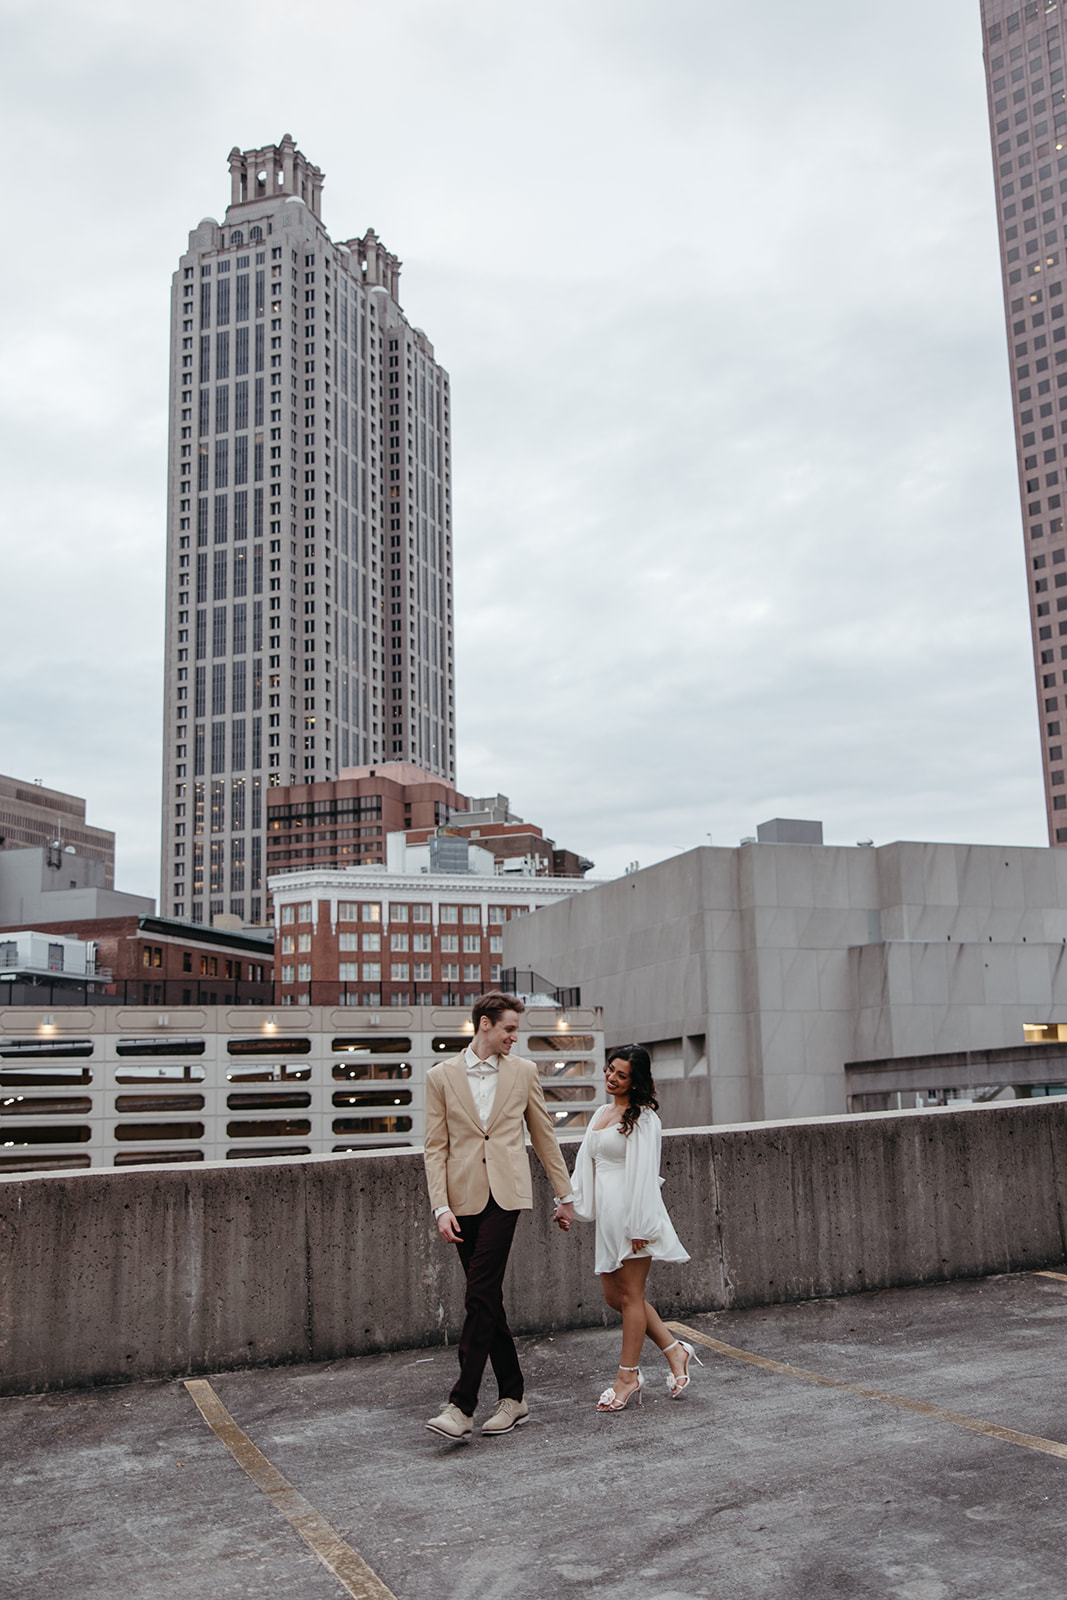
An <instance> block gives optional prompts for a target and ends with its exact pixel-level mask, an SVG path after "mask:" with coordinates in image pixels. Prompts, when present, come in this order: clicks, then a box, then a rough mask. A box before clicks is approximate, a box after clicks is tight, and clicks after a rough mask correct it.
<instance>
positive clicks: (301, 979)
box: [296, 961, 311, 983]
mask: <svg viewBox="0 0 1067 1600" xmlns="http://www.w3.org/2000/svg"><path fill="white" fill-rule="evenodd" d="M296 979H297V982H298V983H310V982H311V962H310V961H302V962H301V963H300V965H299V966H298V967H297V969H296Z"/></svg>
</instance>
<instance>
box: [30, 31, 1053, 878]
mask: <svg viewBox="0 0 1067 1600" xmlns="http://www.w3.org/2000/svg"><path fill="white" fill-rule="evenodd" d="M978 10H979V8H978V0H936V4H931V0H897V3H896V4H895V5H894V6H893V7H892V8H891V9H890V10H887V9H886V8H885V7H883V6H872V5H861V6H857V5H856V4H854V3H848V4H846V3H845V0H804V3H803V4H798V3H797V0H763V3H762V4H760V5H759V6H754V5H745V4H742V3H740V0H737V3H734V4H731V5H725V4H722V3H720V0H692V3H690V0H655V3H653V0H541V3H540V4H539V5H538V6H536V7H520V6H517V5H504V4H501V3H500V0H481V3H479V0H454V3H450V0H390V3H389V4H388V5H386V6H381V5H370V4H368V3H366V0H343V3H327V0H301V4H300V5H299V6H293V5H291V4H288V3H287V4H284V5H282V4H278V3H276V0H256V3H255V4H251V3H250V4H243V3H239V0H212V3H211V4H207V3H205V0H186V3H184V4H183V5H182V6H180V7H177V6H152V5H145V4H144V0H92V3H89V0H83V3H82V4H64V3H62V0H58V3H56V0H53V3H44V4H42V3H41V0H4V3H3V4H2V6H0V11H2V13H3V32H4V39H5V49H4V59H3V66H2V68H0V73H2V79H0V83H2V96H3V104H4V106H5V112H4V119H5V122H6V128H5V138H4V147H5V149H6V150H7V156H6V158H5V168H6V178H5V184H4V189H5V193H6V194H7V200H6V202H5V204H4V216H5V228H6V238H7V241H8V242H7V246H6V248H5V249H4V250H3V252H2V254H0V261H2V271H3V275H4V283H3V295H2V302H0V303H2V306H3V313H2V316H3V347H4V358H3V362H2V366H0V450H2V452H3V474H4V479H3V481H4V493H3V496H2V502H0V511H2V516H3V519H4V532H3V565H2V567H0V650H2V663H3V670H2V681H3V688H4V693H3V697H2V700H0V771H4V772H7V773H10V774H14V775H16V776H19V777H24V778H36V777H39V778H41V779H42V780H43V781H44V782H45V783H46V784H50V785H53V786H55V787H58V788H62V789H67V790H71V791H73V792H74V793H77V794H80V795H84V796H86V797H87V798H88V802H89V809H88V815H89V820H90V821H92V822H94V823H96V824H97V825H99V826H102V827H108V828H113V829H115V830H116V832H117V834H118V886H119V887H120V888H126V889H129V890H131V891H134V892H138V893H142V894H152V895H157V894H158V848H159V844H158V841H159V786H160V732H161V719H162V708H161V700H162V638H163V569H164V539H165V471H166V422H167V417H166V401H167V341H168V314H169V313H168V307H169V293H170V277H171V273H172V271H173V270H174V266H175V263H176V261H177V258H178V256H179V254H180V253H181V251H182V250H183V249H184V248H185V245H186V237H187V233H188V230H189V229H190V228H192V227H195V225H196V224H197V222H198V221H199V220H200V218H201V217H203V216H206V215H213V216H215V217H217V218H221V216H222V214H223V211H224V208H225V206H226V203H227V201H228V197H229V179H228V174H227V166H226V158H227V154H228V152H229V150H230V148H231V147H232V146H233V145H235V144H236V145H239V146H241V147H242V148H254V147H256V146H258V145H262V144H266V143H269V142H273V141H275V140H277V139H280V138H281V136H282V134H283V133H285V132H289V133H292V135H293V137H294V138H295V139H296V141H297V143H298V144H299V145H300V147H301V149H302V150H303V151H304V152H305V154H306V155H307V156H308V158H309V159H310V160H311V161H313V162H315V163H316V164H317V165H318V166H320V167H321V168H322V169H323V170H324V172H325V174H326V187H325V192H324V198H323V216H324V220H325V223H326V226H327V228H328V229H329V230H330V232H331V233H332V234H333V236H334V237H336V238H346V237H350V236H352V235H353V234H362V233H363V232H364V230H365V229H366V228H367V227H369V226H373V227H374V228H376V229H377V231H378V233H379V235H380V236H381V237H382V238H383V239H384V241H385V243H386V244H387V246H388V247H389V248H390V249H392V250H395V251H396V252H397V254H398V255H399V256H400V257H401V259H402V261H403V263H404V268H403V275H402V279H401V300H402V303H403V306H404V309H405V311H406V313H407V315H408V317H409V318H410V320H411V321H412V322H413V323H415V324H416V325H418V326H420V327H422V328H424V329H425V330H426V332H427V334H428V335H429V337H430V338H431V340H432V341H433V343H434V346H435V350H436V354H437V357H438V359H439V360H440V361H441V362H442V363H443V364H444V365H445V366H446V367H447V368H448V370H449V372H450V373H451V377H452V393H453V421H454V430H453V431H454V444H453V448H454V457H453V472H454V483H455V494H454V516H455V530H454V531H455V568H456V578H455V594H456V636H457V637H456V656H457V689H456V705H457V720H458V749H459V770H458V774H457V777H458V784H459V787H460V788H461V789H464V790H465V791H466V792H468V793H470V794H475V795H477V794H484V793H487V792H491V791H497V790H500V791H503V792H505V793H507V794H509V795H510V796H511V800H512V805H513V807H514V808H515V810H517V811H518V812H519V813H520V814H521V815H522V816H524V817H526V818H527V820H530V821H533V822H536V823H538V824H539V825H540V826H542V827H543V828H544V830H545V832H546V833H548V834H549V835H550V836H552V837H554V838H555V839H556V841H557V843H558V844H561V845H565V846H567V847H569V848H572V849H576V850H579V851H582V852H584V853H585V854H587V855H589V856H591V857H592V858H593V859H594V860H595V861H596V863H597V871H596V874H595V875H596V876H598V877H599V876H613V875H615V874H616V873H618V872H619V871H621V870H622V869H623V868H624V867H625V865H626V864H627V863H628V862H629V861H631V860H638V861H640V862H641V863H642V864H643V865H646V864H648V863H649V862H652V861H654V860H657V859H660V858H661V857H663V856H665V855H669V854H671V853H672V852H673V851H676V850H678V849H682V848H689V847H691V846H693V845H696V844H702V843H705V842H706V841H707V839H708V836H709V835H710V836H711V837H712V839H713V840H714V842H715V843H716V844H736V843H737V841H738V839H739V838H740V837H741V836H742V835H744V834H749V833H754V832H755V826H756V824H757V823H758V822H760V821H762V820H765V819H767V818H770V817H773V816H798V817H817V818H821V819H823V821H824V823H825V825H826V837H827V840H828V841H829V842H833V843H854V842H855V841H856V840H857V839H862V838H873V839H874V840H875V841H876V842H877V843H884V842H886V841H888V840H891V839H898V838H906V839H950V840H962V841H967V842H985V843H1014V844H1043V843H1045V842H1046V835H1045V825H1044V813H1043V803H1042V791H1041V768H1040V761H1039V753H1038V737H1037V715H1036V711H1035V698H1034V687H1033V674H1032V666H1031V661H1030V651H1029V630H1028V621H1027V600H1026V575H1025V567H1024V556H1023V551H1022V538H1021V534H1020V530H1019V509H1018V500H1017V495H1016V485H1015V477H1014V458H1013V445H1012V431H1011V414H1010V407H1009V394H1008V374H1007V362H1006V357H1005V344H1004V331H1003V319H1002V312H1001V296H1000V285H999V270H998V260H997V243H996V231H995V219H994V211H993V200H992V180H991V175H990V156H989V138H988V128H987V123H986V112H985V96H984V88H983V78H982V63H981V40H980V28H979V15H978Z"/></svg>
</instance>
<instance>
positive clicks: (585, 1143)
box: [571, 1114, 596, 1222]
mask: <svg viewBox="0 0 1067 1600" xmlns="http://www.w3.org/2000/svg"><path fill="white" fill-rule="evenodd" d="M595 1121H596V1116H595V1114H594V1115H593V1116H592V1117H591V1118H590V1119H589V1127H588V1128H586V1130H585V1138H584V1139H583V1140H582V1142H581V1144H580V1145H579V1146H578V1154H577V1156H576V1157H575V1161H574V1171H573V1172H572V1173H571V1193H572V1194H573V1196H574V1215H575V1216H576V1217H580V1218H581V1219H582V1221H583V1222H595V1221H596V1173H595V1170H594V1167H593V1153H592V1150H591V1149H590V1145H589V1140H590V1135H591V1134H592V1131H593V1127H592V1125H593V1123H594V1122H595Z"/></svg>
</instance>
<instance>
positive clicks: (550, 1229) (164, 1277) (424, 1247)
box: [0, 1100, 1067, 1394]
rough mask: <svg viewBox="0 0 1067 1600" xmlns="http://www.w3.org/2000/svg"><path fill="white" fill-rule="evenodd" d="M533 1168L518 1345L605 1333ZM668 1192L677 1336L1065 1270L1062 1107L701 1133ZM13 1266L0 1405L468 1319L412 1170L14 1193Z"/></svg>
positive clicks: (259, 1173) (341, 1347)
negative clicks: (689, 1321) (821, 1300)
mask: <svg viewBox="0 0 1067 1600" xmlns="http://www.w3.org/2000/svg"><path fill="white" fill-rule="evenodd" d="M562 1142H563V1144H564V1149H565V1151H568V1154H569V1157H571V1158H572V1157H573V1153H574V1145H575V1141H573V1140H564V1141H562ZM568 1147H569V1149H568ZM534 1166H535V1183H534V1210H533V1213H532V1214H531V1215H530V1216H529V1217H526V1218H524V1219H522V1220H521V1222H520V1226H519V1230H518V1234H517V1238H516V1245H515V1249H514V1252H513V1256H512V1262H511V1266H510V1269H509V1278H508V1285H507V1301H508V1307H509V1317H510V1319H511V1322H512V1326H513V1327H514V1328H515V1329H516V1330H517V1331H519V1332H522V1333H535V1332H546V1331H551V1330H553V1329H557V1328H565V1327H575V1326H585V1325H595V1324H598V1323H606V1322H608V1321H610V1320H612V1319H611V1318H610V1316H609V1314H608V1313H607V1312H606V1310H605V1307H604V1303H603V1298H602V1294H601V1288H600V1282H599V1279H598V1278H597V1276H596V1274H595V1273H594V1271H593V1230H592V1228H591V1227H588V1226H585V1225H578V1226H577V1228H576V1229H575V1231H574V1232H573V1233H572V1234H571V1235H570V1236H569V1237H565V1236H564V1235H563V1234H561V1233H560V1232H559V1231H558V1229H557V1228H555V1227H554V1226H553V1225H552V1223H551V1220H550V1214H551V1196H550V1194H549V1193H548V1186H547V1184H546V1182H545V1180H544V1177H543V1175H542V1173H541V1171H540V1168H539V1167H537V1165H536V1163H535V1164H534ZM662 1171H663V1175H664V1178H665V1180H666V1181H665V1185H664V1196H665V1199H666V1201H667V1204H668V1207H669V1209H670V1211H671V1214H672V1217H673V1219H674V1222H675V1225H676V1227H677V1229H678V1233H679V1235H680V1236H681V1238H682V1240H683V1242H684V1244H685V1245H686V1247H687V1249H688V1250H689V1251H690V1254H691V1256H692V1260H691V1261H690V1262H689V1263H688V1265H685V1266H670V1267H667V1266H663V1267H654V1268H653V1271H652V1275H651V1279H650V1295H651V1297H652V1299H653V1300H654V1302H655V1303H656V1305H657V1306H658V1307H659V1309H660V1311H661V1312H662V1313H663V1314H664V1315H665V1316H679V1315H683V1316H684V1315H687V1314H690V1313H693V1312H697V1311H704V1310H712V1309H715V1308H717V1307H726V1306H752V1305H761V1304H773V1303H777V1302H780V1301H787V1300H800V1299H807V1298H811V1297H818V1296H826V1295H841V1294H851V1293H855V1292H858V1291H861V1290H864V1289H875V1288H885V1287H890V1286H893V1285H897V1284H908V1283H929V1282H936V1281H940V1280H946V1279H951V1278H956V1277H968V1276H979V1275H983V1274H987V1273H994V1272H1011V1271H1018V1270H1022V1269H1027V1268H1038V1267H1062V1265H1063V1264H1064V1260H1065V1256H1067V1103H1065V1102H1064V1101H1056V1100H1045V1101H1036V1102H1017V1103H1014V1104H1007V1105H992V1106H976V1107H967V1108H965V1109H961V1110H955V1109H947V1110H943V1111H926V1112H914V1113H908V1112H905V1113H876V1114H872V1115H867V1116H858V1117H855V1116H854V1117H829V1118H822V1119H818V1120H816V1121H810V1122H785V1123H770V1122H763V1123H753V1124H747V1125H742V1126H738V1127H731V1128H711V1129H707V1128H704V1129H690V1130H683V1131H678V1132H673V1133H668V1134H667V1135H666V1136H665V1138H664V1148H663V1166H662ZM0 1261H2V1269H0V1270H2V1277H0V1392H3V1393H6V1394H19V1393H29V1392H33V1391H37V1390H46V1389H55V1388H63V1387H71V1386H75V1385H81V1384H90V1383H109V1382H120V1381H123V1380H124V1379H141V1378H150V1377H170V1376H175V1375H183V1374H189V1373H195V1372H212V1371H218V1370H221V1369H225V1368H235V1367H241V1366H249V1365H255V1364H264V1365H269V1364H272V1363H279V1362H290V1361H319V1360H332V1359H335V1358H337V1357H343V1356H352V1355H359V1354H363V1353H367V1352H371V1351H375V1350H383V1349H393V1348H403V1347H412V1346H420V1345H421V1346H427V1345H438V1344H441V1343H443V1342H445V1341H446V1340H448V1341H454V1340H455V1339H456V1337H457V1336H458V1332H459V1327H460V1322H461V1316H462V1279H461V1275H460V1271H459V1267H458V1263H457V1260H456V1256H455V1252H454V1251H453V1250H452V1249H450V1248H449V1247H447V1246H445V1245H443V1244H442V1243H441V1241H440V1240H439V1238H438V1236H437V1233H436V1230H435V1228H434V1226H433V1222H432V1219H431V1217H430V1214H429V1209H428V1205H427V1200H426V1191H425V1184H424V1179H423V1169H422V1158H421V1153H420V1152H417V1151H405V1152H388V1153H386V1152H382V1153H377V1152H375V1153H371V1152H365V1153H359V1154H356V1155H350V1156H344V1157H330V1156H321V1157H316V1156H311V1157H305V1158H299V1159H291V1160H281V1161H270V1162H242V1163H240V1165H239V1166H234V1165H227V1164H226V1163H206V1164H205V1165H204V1166H202V1167H153V1168H140V1169H127V1170H125V1171H121V1172H92V1171H90V1172H84V1173H62V1174H46V1175H34V1176H26V1177H18V1178H15V1177H12V1178H8V1179H4V1180H0Z"/></svg>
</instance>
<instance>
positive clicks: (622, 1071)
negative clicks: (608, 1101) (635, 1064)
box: [604, 1056, 630, 1094]
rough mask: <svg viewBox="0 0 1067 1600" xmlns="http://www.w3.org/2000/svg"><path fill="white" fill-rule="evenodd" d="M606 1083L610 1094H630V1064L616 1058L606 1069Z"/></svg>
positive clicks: (618, 1057)
mask: <svg viewBox="0 0 1067 1600" xmlns="http://www.w3.org/2000/svg"><path fill="white" fill-rule="evenodd" d="M604 1083H605V1085H606V1087H607V1091H608V1093H609V1094H629V1092H630V1063H629V1062H628V1061H624V1060H623V1059H622V1057H621V1056H616V1057H615V1058H614V1060H612V1061H609V1062H608V1064H607V1066H606V1067H605V1068H604Z"/></svg>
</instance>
